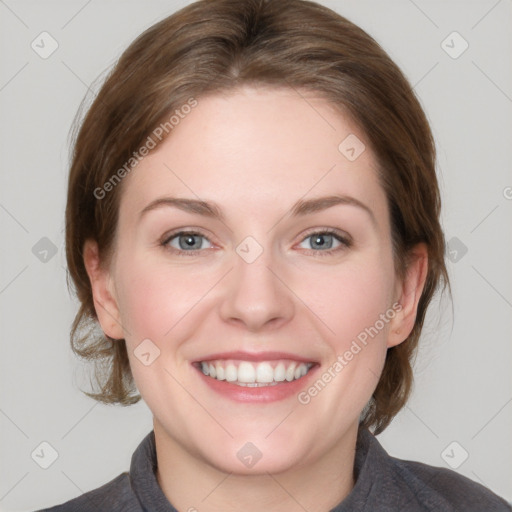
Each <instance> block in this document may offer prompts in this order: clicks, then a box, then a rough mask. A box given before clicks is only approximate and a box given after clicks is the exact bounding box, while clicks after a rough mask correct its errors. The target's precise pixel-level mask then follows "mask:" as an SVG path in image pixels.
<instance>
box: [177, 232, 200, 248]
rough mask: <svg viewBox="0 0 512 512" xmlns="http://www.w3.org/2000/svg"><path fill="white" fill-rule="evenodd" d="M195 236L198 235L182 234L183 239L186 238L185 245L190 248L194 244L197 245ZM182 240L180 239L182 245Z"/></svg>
mask: <svg viewBox="0 0 512 512" xmlns="http://www.w3.org/2000/svg"><path fill="white" fill-rule="evenodd" d="M195 237H196V235H186V236H182V238H181V241H183V240H184V241H185V246H186V247H187V248H189V249H190V248H191V247H194V245H196V244H195ZM181 241H180V245H181ZM182 248H183V246H182Z"/></svg>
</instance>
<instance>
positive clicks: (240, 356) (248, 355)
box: [195, 350, 316, 363]
mask: <svg viewBox="0 0 512 512" xmlns="http://www.w3.org/2000/svg"><path fill="white" fill-rule="evenodd" d="M216 359H235V360H241V361H255V362H256V361H274V360H276V359H291V360H293V361H300V362H301V363H315V362H316V361H315V360H314V359H311V358H307V357H302V356H298V355H296V354H291V353H289V352H274V351H272V352H243V351H240V350H237V351H235V352H217V353H215V354H209V355H207V356H203V357H201V358H200V359H197V360H196V361H195V362H196V363H200V362H201V361H213V360H216Z"/></svg>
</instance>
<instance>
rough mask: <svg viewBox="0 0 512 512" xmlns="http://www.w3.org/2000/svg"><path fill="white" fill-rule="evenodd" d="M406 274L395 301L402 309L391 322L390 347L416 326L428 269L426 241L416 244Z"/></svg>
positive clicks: (404, 338) (411, 252) (400, 340)
mask: <svg viewBox="0 0 512 512" xmlns="http://www.w3.org/2000/svg"><path fill="white" fill-rule="evenodd" d="M408 262H409V263H408V265H407V271H406V276H405V278H404V279H403V281H400V282H399V283H398V284H397V289H396V293H395V302H399V303H400V305H401V309H400V310H399V311H397V312H396V315H395V316H394V318H393V319H392V320H391V322H390V330H389V334H388V348H389V347H394V346H395V345H399V344H400V343H402V342H403V341H405V340H406V339H407V337H408V336H409V334H411V331H412V329H413V327H414V322H415V321H416V314H417V311H418V303H419V300H420V297H421V294H422V292H423V288H424V286H425V280H426V278H427V271H428V249H427V246H426V245H425V244H424V243H421V244H417V245H416V246H414V247H413V248H412V249H411V251H410V253H409V256H408Z"/></svg>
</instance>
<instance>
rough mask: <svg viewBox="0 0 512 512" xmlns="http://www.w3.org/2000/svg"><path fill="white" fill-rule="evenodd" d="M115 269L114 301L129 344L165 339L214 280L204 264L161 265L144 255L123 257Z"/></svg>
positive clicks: (157, 342) (182, 320)
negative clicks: (184, 265) (116, 294)
mask: <svg viewBox="0 0 512 512" xmlns="http://www.w3.org/2000/svg"><path fill="white" fill-rule="evenodd" d="M117 270H118V272H117V276H118V280H117V282H118V283H119V284H118V286H117V287H116V289H117V291H118V305H119V309H120V314H121V321H122V325H123V328H124V330H125V334H126V341H127V343H128V344H129V345H134V344H137V343H139V342H140V341H142V340H143V339H145V338H149V339H151V340H152V341H154V342H155V343H156V344H157V345H160V344H161V343H163V339H164V338H165V339H166V340H167V341H166V343H168V342H169V340H170V339H171V338H172V335H171V334H170V333H171V332H172V331H173V329H174V328H175V327H176V330H180V329H182V328H183V326H184V325H186V324H187V315H189V313H190V312H191V311H192V310H193V309H194V307H195V306H196V305H197V304H198V302H199V301H200V300H201V298H202V297H203V296H204V295H205V294H206V293H207V291H208V290H209V289H210V288H211V287H212V285H213V284H214V282H215V279H214V276H212V275H211V273H210V274H208V272H205V271H204V268H203V269H202V271H199V270H198V269H197V268H196V269H194V268H193V267H192V266H189V267H187V268H178V267H176V266H170V265H163V264H162V263H161V261H159V260H153V259H152V258H151V257H149V256H148V255H146V257H145V258H136V257H133V258H126V259H124V261H120V262H119V265H118V267H117ZM210 278H211V279H210ZM178 325H179V327H178Z"/></svg>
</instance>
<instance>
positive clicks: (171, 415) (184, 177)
mask: <svg viewBox="0 0 512 512" xmlns="http://www.w3.org/2000/svg"><path fill="white" fill-rule="evenodd" d="M348 136H350V137H351V139H348V141H349V142H350V141H351V142H352V144H348V146H347V143H345V145H343V144H342V146H341V150H340V143H342V141H344V140H345V139H346V138H347V137H348ZM354 136H355V137H357V138H358V139H359V142H357V139H355V138H354ZM354 141H356V142H354ZM361 142H362V143H364V144H365V145H366V149H365V150H364V151H363V152H362V153H361V154H360V155H359V156H358V157H357V158H356V159H355V160H354V155H357V153H358V152H359V151H360V150H361V149H362V146H361V145H360V144H361ZM354 144H356V145H355V146H354ZM350 147H354V148H355V151H353V152H352V151H350ZM348 157H350V158H348ZM123 187H124V188H123V193H122V198H121V203H120V212H119V223H118V231H117V238H116V241H115V244H116V245H115V255H114V258H113V260H112V263H111V265H110V267H109V269H108V270H106V271H105V272H104V273H102V274H101V275H99V276H98V277H97V278H96V279H94V278H93V277H92V279H93V280H94V282H93V288H94V292H95V299H96V305H97V311H98V315H99V319H100V322H101V324H102V327H103V329H104V331H105V332H106V333H107V334H109V335H111V336H112V337H114V338H125V339H126V343H127V348H128V354H129V357H130V364H131V368H132V372H133V375H134V378H135V381H136V384H137V387H138V389H139V391H140V393H141V394H142V397H143V398H144V400H145V401H146V403H147V404H148V406H149V407H150V409H151V411H152V412H153V415H154V419H155V433H157V432H158V435H159V436H160V438H161V439H166V442H167V443H168V446H174V447H175V449H176V450H178V449H179V450H182V451H184V452H186V453H188V454H190V455H192V456H193V457H195V458H197V459H198V460H199V461H202V462H205V463H207V464H209V465H211V466H214V467H216V468H219V469H221V470H222V471H225V472H233V473H242V474H243V473H245V472H246V473H251V472H252V473H254V472H266V471H270V472H279V471H285V470H286V469H288V468H292V467H300V466H305V465H307V464H313V463H315V462H317V461H319V460H320V459H321V458H322V457H324V456H326V454H328V453H334V452H336V450H337V449H339V447H340V446H341V444H342V442H343V439H345V438H346V436H347V433H348V432H354V428H356V427H357V423H358V419H359V416H360V413H361V411H362V409H363V408H364V406H365V404H366V403H367V402H368V400H369V399H370V397H371V395H372V393H373V391H374V389H375V387H376V385H377V382H378V379H379V376H380V374H381V371H382V368H383V365H384V360H385V356H386V350H387V348H388V347H389V346H391V345H393V344H397V343H399V342H400V341H401V340H402V339H405V338H406V336H407V334H408V332H404V331H407V329H408V328H409V330H410V328H411V327H412V323H411V322H410V316H411V315H409V314H408V313H407V312H408V311H409V310H411V309H414V304H413V305H412V306H411V308H409V307H408V306H404V304H403V302H402V305H397V302H399V301H403V300H404V295H403V290H404V283H400V282H398V280H397V277H396V276H395V273H394V267H393V254H392V247H391V228H390V221H389V212H388V207H387V202H386V196H385V193H384V191H383V189H382V188H381V186H380V184H379V181H378V178H377V162H376V160H375V157H374V155H373V154H372V152H371V150H370V148H369V145H368V144H366V143H365V135H364V133H361V131H360V130H359V129H358V128H357V126H356V125H355V124H354V123H352V122H351V121H350V119H348V118H347V117H344V116H342V115H341V114H340V113H339V112H337V111H335V110H334V109H333V108H332V107H331V106H330V105H329V104H328V103H327V102H326V101H325V100H322V99H319V98H317V97H313V96H312V95H311V94H310V95H307V94H306V93H304V94H302V95H301V96H300V95H298V94H297V92H295V91H293V90H288V89H261V88H258V89H253V88H248V87H246V88H243V89H238V90H237V91H235V92H231V93H230V94H227V95H215V96H210V97H205V98H202V99H198V105H197V106H196V107H195V108H194V109H192V111H191V112H190V113H189V114H188V115H187V116H186V117H185V118H184V119H182V120H181V121H180V123H179V125H177V126H176V127H175V128H174V129H173V131H172V134H171V136H170V137H168V138H167V139H166V141H165V142H164V143H162V144H161V145H160V146H159V147H158V148H157V149H156V150H155V151H153V152H152V153H151V154H150V155H149V156H147V157H146V158H145V159H144V160H143V161H142V162H141V163H140V164H139V165H138V166H137V167H136V168H135V169H134V170H133V171H132V172H131V174H130V175H129V176H127V177H126V178H125V181H124V182H123ZM322 198H323V199H322ZM325 198H328V199H325ZM185 199H186V200H187V201H188V202H187V201H184V200H185ZM177 200H181V202H179V201H177ZM205 203H208V204H205ZM90 275H91V276H92V275H93V274H92V272H90ZM413 296H415V295H414V294H413ZM405 300H407V298H406V297H405ZM416 300H417V296H416ZM100 306H101V307H100ZM406 313H407V314H406ZM413 316H414V315H413ZM399 327H402V337H401V338H399V337H398V335H397V334H395V331H396V330H397V328H399ZM398 330H400V329H398ZM202 363H203V364H202ZM203 368H204V372H203ZM306 372H307V373H306ZM205 373H207V374H209V375H205ZM304 374H305V375H304ZM258 383H259V384H258ZM244 384H245V385H244ZM247 443H252V445H249V444H247ZM258 454H261V459H260V460H259V461H258V462H257V464H256V465H255V466H254V469H252V468H250V467H249V466H250V463H249V462H248V461H249V458H250V456H253V457H254V456H255V455H256V456H259V455H258Z"/></svg>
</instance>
